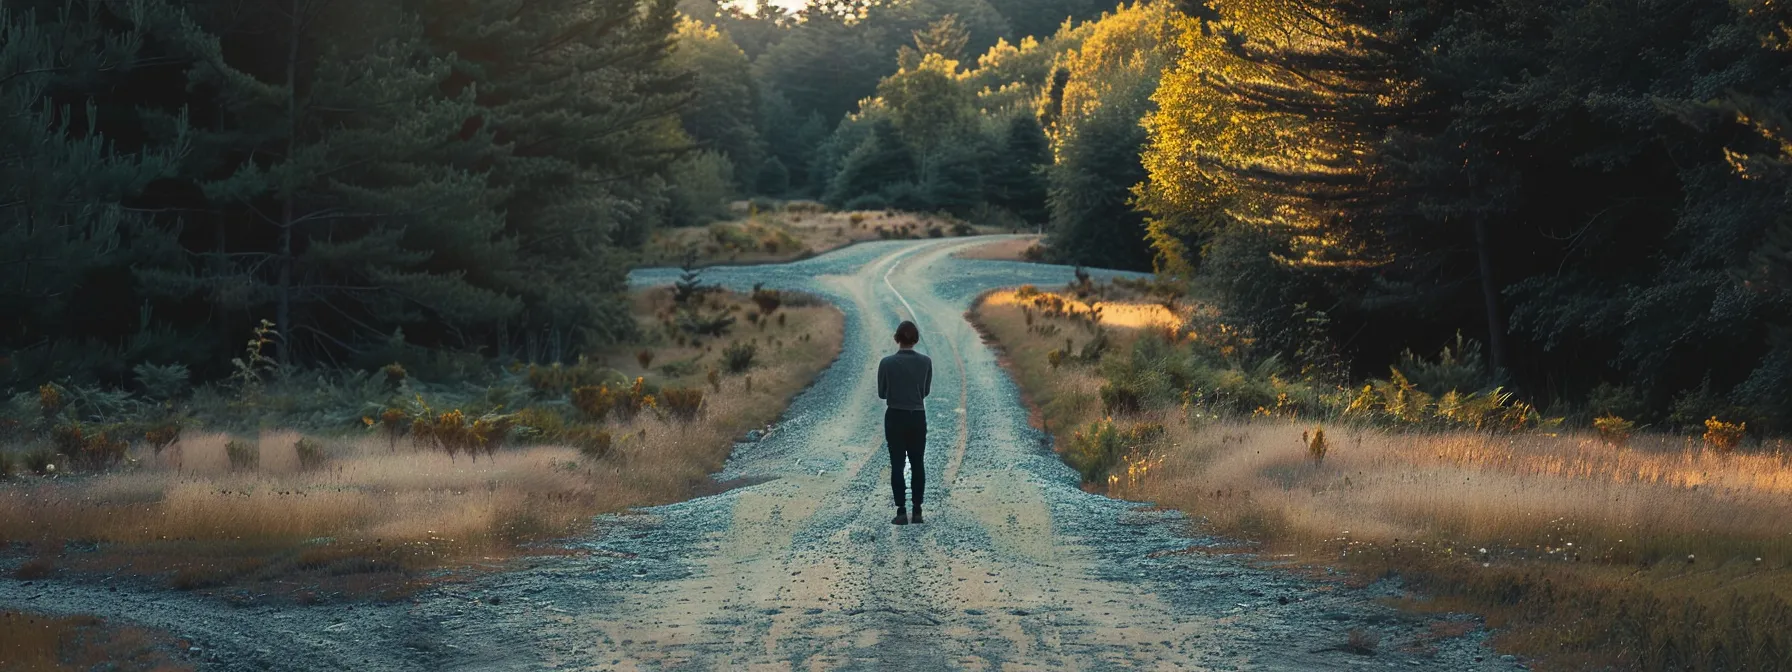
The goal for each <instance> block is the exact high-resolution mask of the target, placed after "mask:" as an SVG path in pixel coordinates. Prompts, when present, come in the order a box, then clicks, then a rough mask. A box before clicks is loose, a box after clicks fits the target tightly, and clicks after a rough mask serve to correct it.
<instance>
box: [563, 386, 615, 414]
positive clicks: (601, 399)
mask: <svg viewBox="0 0 1792 672" xmlns="http://www.w3.org/2000/svg"><path fill="white" fill-rule="evenodd" d="M616 399H617V396H616V393H614V392H612V391H610V387H609V386H608V385H598V386H596V387H579V388H574V389H573V391H572V406H573V408H576V409H579V412H581V413H584V414H585V415H586V417H589V418H591V419H592V420H597V421H599V422H602V421H603V420H604V418H606V417H608V416H609V415H610V409H612V408H615V407H616Z"/></svg>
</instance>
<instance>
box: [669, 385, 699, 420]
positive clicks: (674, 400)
mask: <svg viewBox="0 0 1792 672" xmlns="http://www.w3.org/2000/svg"><path fill="white" fill-rule="evenodd" d="M659 399H660V401H661V403H662V406H663V407H664V408H665V409H666V413H667V414H668V415H670V416H672V418H673V419H675V420H678V421H680V422H687V423H688V422H691V421H693V420H696V419H697V414H698V412H700V411H701V410H702V408H703V390H700V389H697V388H694V387H686V388H679V387H669V388H666V389H664V390H661V391H660V397H659Z"/></svg>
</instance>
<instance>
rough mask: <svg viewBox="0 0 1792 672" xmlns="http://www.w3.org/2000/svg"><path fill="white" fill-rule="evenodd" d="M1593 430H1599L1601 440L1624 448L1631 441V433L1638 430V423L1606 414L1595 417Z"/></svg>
mask: <svg viewBox="0 0 1792 672" xmlns="http://www.w3.org/2000/svg"><path fill="white" fill-rule="evenodd" d="M1593 430H1594V431H1596V432H1599V438H1600V440H1602V441H1605V442H1606V443H1608V444H1611V445H1613V446H1617V447H1620V448H1622V447H1624V445H1625V444H1628V443H1630V433H1631V432H1632V431H1635V430H1636V423H1634V422H1631V421H1629V420H1625V419H1623V418H1620V417H1618V416H1615V415H1604V416H1600V417H1597V418H1593Z"/></svg>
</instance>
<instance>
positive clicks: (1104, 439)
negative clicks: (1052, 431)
mask: <svg viewBox="0 0 1792 672" xmlns="http://www.w3.org/2000/svg"><path fill="white" fill-rule="evenodd" d="M1068 448H1069V450H1068V454H1067V455H1065V461H1066V462H1069V463H1070V466H1071V467H1073V468H1075V469H1076V470H1077V473H1079V474H1081V475H1082V477H1083V482H1084V483H1096V482H1100V481H1101V480H1102V479H1103V478H1104V477H1105V476H1106V475H1107V473H1108V470H1109V469H1111V468H1113V466H1114V465H1115V464H1116V463H1118V462H1119V461H1120V457H1121V455H1124V454H1125V452H1126V446H1125V443H1124V442H1123V441H1122V438H1121V436H1120V430H1119V428H1118V427H1116V426H1115V425H1114V421H1113V420H1108V419H1103V420H1097V421H1095V422H1092V423H1089V426H1088V427H1086V428H1084V429H1079V430H1076V432H1074V433H1072V434H1071V437H1070V446H1069V447H1068Z"/></svg>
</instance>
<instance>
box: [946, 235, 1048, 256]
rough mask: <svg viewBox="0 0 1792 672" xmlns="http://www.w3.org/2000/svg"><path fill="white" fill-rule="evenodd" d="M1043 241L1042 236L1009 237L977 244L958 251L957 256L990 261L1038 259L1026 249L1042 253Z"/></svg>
mask: <svg viewBox="0 0 1792 672" xmlns="http://www.w3.org/2000/svg"><path fill="white" fill-rule="evenodd" d="M1043 242H1044V236H1025V237H1021V238H1009V239H1007V240H998V241H995V242H993V243H988V244H986V245H978V246H976V247H973V248H971V249H968V250H964V251H962V252H959V253H958V255H957V256H959V257H962V258H965V259H986V260H990V261H1039V259H1038V258H1037V257H1029V253H1028V250H1034V254H1044V248H1043V247H1041V244H1042V243H1043ZM1036 248H1037V249H1036Z"/></svg>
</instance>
